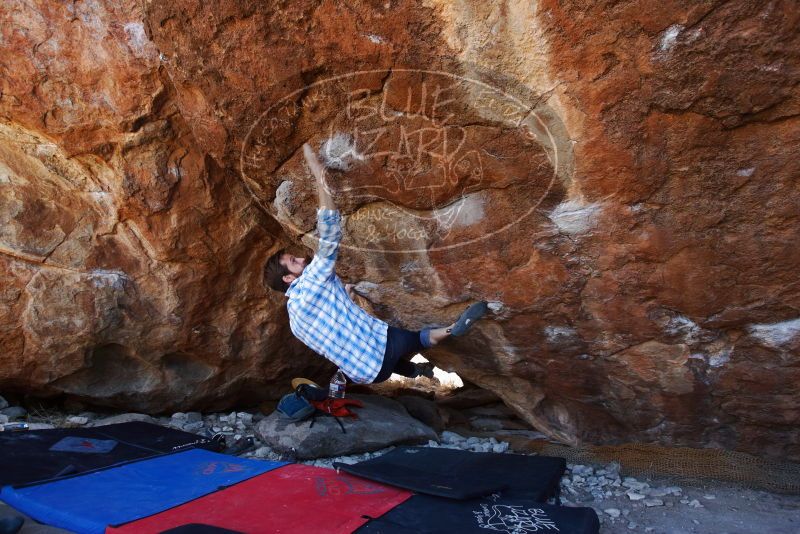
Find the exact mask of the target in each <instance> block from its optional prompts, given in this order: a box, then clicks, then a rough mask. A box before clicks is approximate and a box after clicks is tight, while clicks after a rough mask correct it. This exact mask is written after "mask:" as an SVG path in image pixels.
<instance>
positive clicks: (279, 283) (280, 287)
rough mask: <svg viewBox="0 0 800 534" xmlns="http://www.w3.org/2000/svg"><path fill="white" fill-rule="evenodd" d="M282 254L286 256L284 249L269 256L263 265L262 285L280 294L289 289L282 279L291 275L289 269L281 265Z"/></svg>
mask: <svg viewBox="0 0 800 534" xmlns="http://www.w3.org/2000/svg"><path fill="white" fill-rule="evenodd" d="M284 254H286V249H284V248H282V249H280V250H279V251H278V252H276V253H275V254H273V255H272V256H270V257H269V259H268V260H267V263H266V264H264V285H266V286H267V287H271V288H272V289H274V290H275V291H280V292H281V293H286V290H287V289H289V284H287V283H286V282H284V281H283V277H284V276H286V275H287V274H291V273H290V272H289V269H288V268H287V267H286V266H285V265H283V264H281V258H282V257H283V255H284Z"/></svg>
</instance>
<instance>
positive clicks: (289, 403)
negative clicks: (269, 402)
mask: <svg viewBox="0 0 800 534" xmlns="http://www.w3.org/2000/svg"><path fill="white" fill-rule="evenodd" d="M277 410H278V412H279V413H280V414H281V415H282V416H284V417H285V418H286V419H289V420H290V421H294V422H299V421H303V420H305V419H308V418H309V417H311V416H312V415H313V414H314V411H315V410H316V408H314V407H313V406H312V405H311V403H310V402H309V401H308V399H306V398H305V397H302V396H300V394H299V393H297V392H293V393H287V394H286V395H284V396H283V397H281V400H280V401H278V407H277Z"/></svg>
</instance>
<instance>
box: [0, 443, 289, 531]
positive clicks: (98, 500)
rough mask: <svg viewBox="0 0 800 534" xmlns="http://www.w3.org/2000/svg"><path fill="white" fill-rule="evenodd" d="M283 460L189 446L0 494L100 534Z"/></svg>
mask: <svg viewBox="0 0 800 534" xmlns="http://www.w3.org/2000/svg"><path fill="white" fill-rule="evenodd" d="M282 465H285V464H284V463H282V462H265V461H258V460H246V459H241V458H236V457H235V456H228V455H225V454H218V453H214V452H210V451H206V450H202V449H191V450H187V451H181V452H177V453H172V454H165V455H162V456H156V457H153V458H148V459H145V460H137V461H133V462H130V463H126V464H122V465H115V466H113V467H109V468H105V469H101V470H97V471H92V472H89V473H85V474H82V475H77V476H72V477H66V478H62V479H59V480H55V481H50V482H42V483H36V484H29V485H25V486H21V487H19V486H16V487H15V486H6V487H4V488H3V489H2V491H1V492H0V499H1V500H3V501H5V502H6V503H7V504H9V505H10V506H12V507H14V508H16V509H17V510H19V511H21V512H23V513H25V514H27V515H29V516H31V517H33V518H34V519H36V520H37V521H40V522H42V523H45V524H48V525H53V526H57V527H61V528H65V529H67V530H72V531H75V532H78V533H87V534H88V533H90V534H99V533H102V532H104V531H105V528H106V526H107V525H118V524H122V523H127V522H130V521H134V520H136V519H140V518H142V517H147V516H149V515H153V514H157V513H159V512H162V511H164V510H167V509H169V508H172V507H174V506H178V505H181V504H184V503H186V502H188V501H191V500H192V499H196V498H198V497H202V496H203V495H207V494H208V493H211V492H214V491H217V490H218V489H219V488H221V487H227V486H230V485H233V484H236V483H238V482H242V481H244V480H247V479H249V478H252V477H254V476H257V475H260V474H262V473H266V472H267V471H270V470H272V469H275V468H277V467H280V466H282Z"/></svg>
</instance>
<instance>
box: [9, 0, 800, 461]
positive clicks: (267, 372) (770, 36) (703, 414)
mask: <svg viewBox="0 0 800 534" xmlns="http://www.w3.org/2000/svg"><path fill="white" fill-rule="evenodd" d="M142 9H143V11H142ZM2 19H3V21H4V22H5V23H4V24H3V26H2V30H0V31H2V40H0V46H2V47H3V52H4V53H3V54H2V56H0V68H2V72H3V76H2V80H3V82H2V84H3V85H2V86H0V116H1V117H2V119H3V123H2V130H0V134H2V136H3V139H4V142H3V143H2V144H0V190H2V197H0V203H2V204H0V206H1V207H0V217H2V221H3V224H2V228H1V229H0V247H2V249H1V250H2V254H0V261H2V262H3V269H2V271H0V276H2V277H3V285H2V288H3V289H2V293H0V299H2V300H0V304H2V307H0V343H2V346H3V349H4V350H3V351H2V355H0V362H1V363H2V367H1V368H0V385H1V387H3V388H17V389H25V390H28V391H31V392H33V393H35V394H40V395H46V394H57V393H60V392H64V393H69V394H72V395H77V396H80V397H85V398H90V399H93V400H95V401H97V402H101V403H106V404H111V405H116V406H120V407H126V408H135V409H146V410H161V409H164V410H167V409H173V408H182V409H188V408H190V407H193V406H196V407H203V406H211V405H225V404H230V403H232V402H235V401H236V400H238V399H239V398H247V399H250V398H255V397H257V396H269V395H274V394H275V393H277V392H278V391H282V390H284V389H285V387H286V386H285V383H286V377H287V376H289V375H290V374H299V373H305V374H311V375H312V376H314V375H317V374H319V373H320V372H321V369H322V364H321V363H320V359H319V358H316V357H315V356H313V355H312V354H310V353H309V352H308V351H306V350H304V349H303V348H302V347H301V346H300V344H299V343H298V342H297V341H295V340H293V339H292V337H291V333H290V331H289V329H288V327H287V321H286V317H285V312H284V311H283V309H282V299H281V298H280V296H276V295H271V294H269V293H268V292H266V291H265V290H264V289H263V288H262V287H261V284H260V267H261V265H262V263H263V261H264V260H265V258H266V257H267V256H268V255H269V253H270V252H272V251H273V250H275V249H277V248H278V247H279V246H283V245H287V244H292V245H295V246H300V245H301V244H302V245H306V246H313V245H314V237H313V234H314V216H315V207H316V205H315V202H316V197H315V191H314V188H313V183H312V182H311V179H310V176H309V175H308V173H307V171H306V170H305V168H304V165H303V162H302V156H301V154H300V151H299V150H298V149H299V148H300V146H301V145H302V143H304V142H306V141H308V142H310V143H312V144H313V145H314V146H316V147H318V148H319V149H320V153H321V156H322V158H323V159H324V160H325V161H326V163H327V164H328V166H329V168H330V174H329V187H330V189H331V191H332V192H333V193H334V196H335V199H336V201H337V204H338V205H339V206H340V207H341V209H342V212H343V214H344V215H345V227H346V229H345V240H344V242H343V246H342V250H341V254H340V264H339V274H340V276H342V278H343V279H345V280H346V281H349V282H353V283H355V282H360V284H359V288H360V290H361V292H362V293H363V294H364V295H365V296H366V297H367V298H368V299H369V301H370V302H371V305H372V307H373V309H374V310H375V313H376V314H377V315H379V316H380V317H382V318H383V319H385V320H386V321H388V322H389V323H391V324H395V325H399V326H404V327H407V328H418V327H421V326H424V325H429V324H446V323H448V322H450V321H451V320H452V319H453V318H454V317H455V316H456V315H457V314H458V313H459V312H460V311H461V310H463V308H464V307H465V306H466V305H467V303H469V302H471V301H474V300H477V299H485V300H489V301H493V302H494V303H495V304H494V309H495V310H496V312H495V314H494V315H493V317H492V318H491V319H490V320H486V321H483V322H481V323H480V324H479V325H477V326H476V328H475V329H474V330H473V331H472V332H471V333H470V335H469V336H468V337H466V338H461V339H456V340H449V341H447V342H446V343H444V344H442V345H441V346H440V347H438V348H436V349H435V350H433V351H431V352H430V354H429V356H430V358H431V359H433V360H434V361H435V362H436V363H437V364H439V365H440V366H444V367H448V368H451V369H453V370H455V371H457V372H458V373H459V374H461V375H462V376H464V377H465V378H466V379H468V380H470V381H473V382H475V383H477V384H479V385H481V386H483V387H485V388H487V389H491V390H493V391H494V392H496V393H497V394H498V395H500V396H501V397H502V398H503V400H504V401H505V402H506V403H507V404H509V405H510V406H512V407H513V408H514V409H515V410H516V411H517V412H518V413H519V414H520V415H521V416H522V417H524V418H525V419H526V420H527V421H528V422H530V423H531V424H533V425H534V426H536V427H537V428H538V429H540V430H542V431H544V432H546V433H548V434H550V435H551V436H553V437H554V438H557V439H560V440H562V441H565V442H569V443H578V442H581V441H589V442H594V443H603V442H623V441H660V442H663V443H673V444H682V445H693V446H720V447H726V448H732V449H738V450H744V451H749V452H755V453H760V454H763V453H766V454H770V455H775V456H783V457H789V458H795V459H796V458H800V433H798V430H797V429H798V428H800V426H798V422H800V415H799V414H800V405H798V400H797V399H798V398H800V396H799V395H798V393H800V392H799V391H798V387H799V386H798V385H797V384H798V383H799V382H798V380H797V379H798V376H796V375H797V372H796V370H797V357H798V348H800V312H798V311H797V310H798V304H800V302H799V301H800V299H799V298H798V297H799V296H800V290H799V289H798V286H797V284H796V272H797V267H798V264H800V252H798V250H800V248H798V247H797V244H798V241H800V239H799V238H800V226H799V225H798V222H799V221H798V217H799V216H798V213H799V211H798V207H799V205H800V191H799V190H798V188H797V176H798V171H799V170H800V169H798V166H800V163H798V161H800V160H799V159H798V158H797V157H796V156H797V155H796V154H795V153H794V152H795V151H794V146H796V145H797V142H798V137H799V136H800V134H799V133H798V112H799V111H800V109H799V106H800V104H799V103H798V94H797V85H796V79H797V75H798V65H800V61H798V57H797V56H798V50H800V46H798V45H800V42H799V41H800V38H798V33H797V31H796V27H797V22H798V21H797V19H798V14H797V11H796V9H795V8H793V7H792V4H791V3H789V2H785V3H781V2H775V3H770V4H768V5H766V6H764V5H757V3H755V2H744V1H739V2H728V3H725V4H722V5H718V3H713V2H705V3H703V2H701V3H694V4H693V5H692V6H688V7H687V6H686V5H681V4H677V3H664V2H647V1H645V2H639V3H636V4H625V5H604V4H599V5H595V6H590V5H588V4H587V3H586V2H551V1H549V0H548V1H540V2H534V3H530V2H525V3H522V2H503V3H500V2H467V3H458V4H453V3H450V2H438V1H416V2H411V1H398V0H388V1H386V2H356V3H352V2H350V3H347V4H346V5H345V4H344V3H340V2H330V1H325V2H321V3H319V2H305V1H302V2H286V3H283V4H282V5H273V4H267V3H264V4H261V3H249V2H236V1H233V0H231V1H221V2H217V3H213V5H212V4H209V3H207V2H200V1H190V0H179V1H174V2H161V1H150V0H148V1H147V2H144V3H143V4H140V3H138V2H123V3H119V2H116V3H110V2H94V3H88V2H87V3H84V2H77V3H75V4H74V5H72V6H71V7H66V6H61V7H53V6H50V5H46V4H45V3H41V5H39V4H37V3H35V2H27V3H24V4H20V5H19V6H12V7H4V8H3V10H2Z"/></svg>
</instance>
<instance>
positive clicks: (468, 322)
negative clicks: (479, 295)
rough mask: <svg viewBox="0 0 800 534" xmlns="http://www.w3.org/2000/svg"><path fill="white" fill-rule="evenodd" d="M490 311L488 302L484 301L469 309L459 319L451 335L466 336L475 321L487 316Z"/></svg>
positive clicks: (451, 330)
mask: <svg viewBox="0 0 800 534" xmlns="http://www.w3.org/2000/svg"><path fill="white" fill-rule="evenodd" d="M488 309H489V307H488V305H487V304H486V301H483V300H482V301H480V302H476V303H475V304H473V305H472V306H470V307H469V308H467V310H466V311H465V312H464V313H462V314H461V317H459V318H458V321H456V322H455V324H454V325H453V328H451V329H450V335H452V336H456V337H458V336H463V335H464V334H466V333H467V330H469V329H470V327H472V325H473V324H474V323H475V321H477V320H478V319H480V318H481V317H483V316H484V315H486V311H487V310H488Z"/></svg>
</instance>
